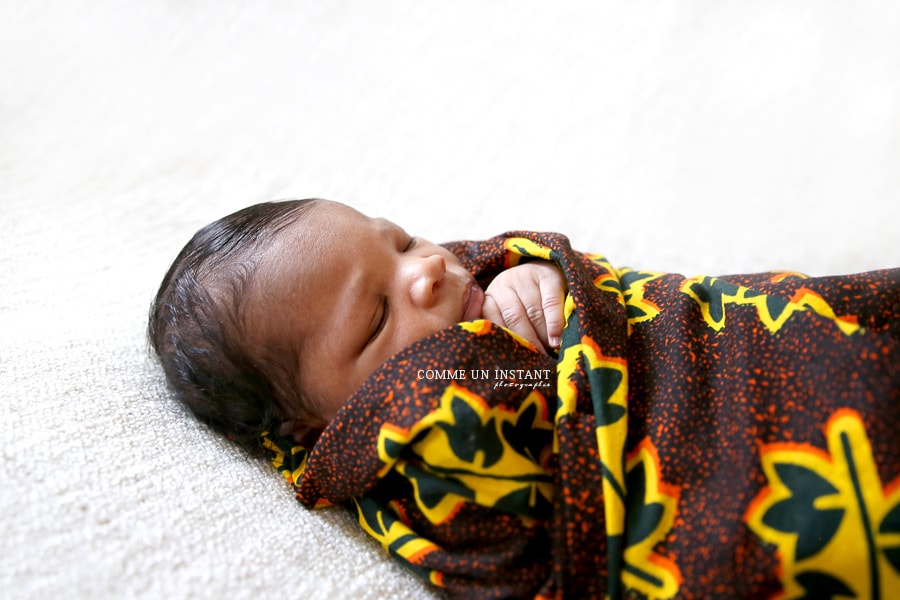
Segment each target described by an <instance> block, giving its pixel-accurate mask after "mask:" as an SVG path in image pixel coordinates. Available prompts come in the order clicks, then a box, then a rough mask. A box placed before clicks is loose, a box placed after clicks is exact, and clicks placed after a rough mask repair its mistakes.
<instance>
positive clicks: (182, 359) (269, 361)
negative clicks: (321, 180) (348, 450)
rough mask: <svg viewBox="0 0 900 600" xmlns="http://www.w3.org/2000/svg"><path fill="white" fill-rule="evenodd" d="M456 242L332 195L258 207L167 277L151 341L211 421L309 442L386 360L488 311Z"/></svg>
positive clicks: (238, 433) (219, 224)
mask: <svg viewBox="0 0 900 600" xmlns="http://www.w3.org/2000/svg"><path fill="white" fill-rule="evenodd" d="M481 300H482V295H481V290H480V289H479V288H478V286H477V284H476V283H475V281H474V279H473V277H472V275H471V274H470V273H469V272H468V271H466V270H465V269H464V268H463V266H462V264H461V263H460V262H459V260H457V258H456V257H455V256H454V255H453V254H451V253H450V252H449V251H448V250H446V249H445V248H443V247H441V246H437V245H435V244H432V243H430V242H427V241H425V240H422V239H420V238H414V237H410V235H409V234H407V233H406V232H405V231H404V230H403V229H402V228H400V227H399V226H397V225H395V224H393V223H391V222H390V221H386V220H384V219H372V218H369V217H366V216H365V215H362V214H360V213H359V212H357V211H355V210H353V209H352V208H350V207H348V206H345V205H343V204H339V203H336V202H329V201H326V200H297V201H287V202H275V203H264V204H257V205H254V206H251V207H248V208H245V209H243V210H240V211H238V212H236V213H234V214H231V215H229V216H227V217H224V218H223V219H220V220H218V221H216V222H214V223H211V224H210V225H208V226H206V227H204V228H203V229H201V230H200V231H199V232H197V233H196V234H195V235H194V237H193V238H192V239H191V240H190V241H189V242H188V244H187V245H186V246H185V247H184V249H183V250H182V251H181V253H180V254H179V255H178V257H177V258H176V259H175V261H174V263H173V264H172V266H171V267H170V269H169V272H168V273H167V274H166V276H165V278H164V279H163V282H162V285H161V286H160V289H159V292H158V294H157V297H156V300H155V302H154V304H153V306H152V308H151V314H150V328H149V332H150V339H151V342H152V344H153V347H154V349H155V351H156V353H157V354H158V355H159V357H160V360H161V362H162V365H163V370H164V372H165V374H166V378H167V380H168V381H169V383H170V385H171V387H172V388H173V390H174V391H175V393H176V394H177V395H178V396H179V397H180V399H181V400H182V401H183V402H184V403H185V404H186V405H187V406H188V407H189V408H190V409H191V410H192V411H193V412H194V413H195V414H196V415H197V416H198V417H199V418H200V419H201V420H203V421H205V422H207V423H209V424H210V425H212V426H213V427H215V428H216V429H218V430H220V431H222V432H224V433H225V434H227V435H229V436H230V437H231V438H232V439H234V440H235V441H236V442H237V443H239V444H241V445H242V446H244V447H245V448H248V449H250V450H256V449H257V448H258V444H259V438H260V434H261V433H262V432H264V431H276V430H277V431H279V432H280V433H281V434H283V435H290V436H292V437H293V438H294V439H295V440H296V441H297V442H298V443H301V444H305V445H307V446H309V445H311V444H312V443H314V441H315V438H316V437H317V436H318V433H319V432H320V431H321V430H322V429H323V428H324V427H325V426H326V425H327V424H328V422H329V421H330V420H331V418H332V417H334V415H335V414H336V413H337V411H338V410H339V409H340V407H341V406H342V405H343V404H344V402H346V401H347V399H348V398H349V397H350V396H351V395H352V394H353V392H354V391H355V390H356V389H357V387H359V385H361V384H362V382H363V381H365V379H366V377H368V375H369V374H371V373H372V372H373V371H374V370H375V369H376V368H378V366H379V365H380V364H381V363H383V362H384V361H385V360H387V359H388V358H390V357H391V356H392V355H393V354H395V353H396V352H398V351H400V350H402V349H403V348H405V347H406V346H408V345H409V344H411V343H413V342H415V341H416V340H419V339H421V338H423V337H425V336H426V335H429V334H431V333H433V332H435V331H437V330H439V329H443V328H444V327H447V326H449V325H452V324H454V323H457V322H459V321H463V320H469V319H473V318H478V317H480V316H481V312H480V311H481Z"/></svg>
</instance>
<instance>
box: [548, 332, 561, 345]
mask: <svg viewBox="0 0 900 600" xmlns="http://www.w3.org/2000/svg"><path fill="white" fill-rule="evenodd" d="M559 344H560V339H559V336H556V335H553V336H550V347H551V348H559Z"/></svg>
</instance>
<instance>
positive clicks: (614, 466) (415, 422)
mask: <svg viewBox="0 0 900 600" xmlns="http://www.w3.org/2000/svg"><path fill="white" fill-rule="evenodd" d="M551 261H552V262H551ZM150 336H151V339H152V341H153V345H154V348H155V349H156V352H157V353H158V354H159V357H160V359H161V361H162V364H163V367H164V370H165V373H166V376H167V378H168V380H169V382H171V384H172V387H173V388H174V390H175V391H176V393H177V394H178V395H179V396H180V397H181V399H182V400H183V401H184V402H185V403H186V404H187V405H188V406H189V407H190V408H191V409H192V410H193V411H194V412H195V413H196V414H197V415H198V416H199V417H200V418H201V419H202V420H204V421H206V422H208V423H210V424H211V425H212V426H214V427H215V428H217V429H219V430H221V431H223V432H225V433H226V434H227V435H228V436H229V437H231V438H232V439H234V440H235V441H237V442H238V443H240V444H241V445H243V446H244V447H246V448H248V449H250V450H251V451H259V452H262V453H265V454H267V455H268V457H269V459H270V461H271V463H272V465H273V466H274V467H275V468H276V469H278V470H279V472H281V473H282V475H284V476H285V478H286V479H287V480H288V481H290V482H291V484H292V485H293V487H294V488H295V491H296V495H297V499H298V500H299V501H300V502H301V503H302V504H303V505H304V506H306V507H309V508H316V507H319V506H327V505H334V504H338V503H340V504H344V505H346V506H349V507H352V508H353V509H354V510H355V512H356V514H357V518H358V520H359V523H360V526H361V527H362V528H363V529H364V530H365V531H366V533H367V534H368V535H370V536H372V537H374V538H375V539H377V540H378V541H379V543H381V544H382V546H383V547H384V548H385V550H387V551H388V552H389V553H390V555H391V556H392V557H393V558H395V559H396V560H397V561H399V562H400V564H402V565H403V566H404V567H406V568H408V569H409V570H410V571H411V572H413V573H415V574H416V575H417V576H419V577H421V578H422V579H423V580H425V581H428V582H430V583H432V584H434V585H437V586H439V587H442V588H444V589H445V590H447V592H448V593H449V594H450V595H451V597H459V598H465V599H466V600H471V599H473V598H526V597H542V598H602V597H610V598H618V597H643V598H676V597H705V596H707V595H709V593H710V592H709V591H710V590H716V592H715V594H716V595H717V596H721V597H728V598H762V597H771V596H774V595H778V594H781V595H783V596H791V597H798V596H799V595H800V594H801V593H804V592H805V593H806V596H807V597H808V596H816V595H823V594H828V595H830V596H834V595H841V596H853V597H900V562H898V561H897V560H896V558H897V556H900V555H898V553H897V548H898V542H897V540H898V539H900V537H898V532H900V455H898V453H897V452H896V446H897V444H896V440H897V439H898V435H900V412H898V411H897V406H900V361H898V356H900V269H885V270H881V271H872V272H869V273H858V274H848V275H835V276H823V277H808V276H806V275H802V274H799V273H793V272H789V271H777V272H770V273H750V274H733V275H724V276H718V277H711V276H707V275H697V276H693V277H685V276H683V275H681V274H678V273H659V272H653V271H646V270H639V269H631V268H624V267H623V268H617V267H615V266H613V265H612V264H611V263H610V262H609V261H608V260H606V258H605V257H604V256H602V255H599V254H594V253H583V252H578V251H576V250H574V249H573V248H572V247H571V245H570V244H569V241H568V238H566V237H565V236H564V235H562V234H559V233H553V232H528V231H510V232H507V233H504V234H502V235H499V236H496V237H494V238H490V239H488V240H468V241H466V240H464V241H458V242H452V243H447V244H444V245H442V246H439V245H435V244H432V243H429V242H427V241H425V240H422V239H419V238H416V237H412V236H410V235H409V234H408V233H407V232H405V231H404V230H403V229H402V228H400V227H398V226H397V225H395V224H393V223H390V222H388V221H385V220H383V219H371V218H369V217H366V216H364V215H362V214H360V213H358V212H357V211H355V210H353V209H351V208H349V207H347V206H344V205H342V204H338V203H334V202H327V201H324V200H307V201H295V202H285V203H271V204H260V205H256V206H252V207H250V208H247V209H245V210H242V211H239V212H237V213H234V214H233V215H230V216H228V217H225V218H224V219H222V220H220V221H217V222H215V223H213V224H211V225H209V226H208V227H206V228H204V229H203V230H201V231H200V232H198V233H197V234H196V235H195V236H194V238H193V239H192V240H191V241H190V242H189V243H188V245H187V246H186V247H185V249H184V250H182V252H181V254H179V256H178V257H177V258H176V260H175V262H174V264H173V265H172V267H171V269H170V271H169V273H168V274H167V275H166V277H165V279H164V281H163V283H162V286H161V288H160V290H159V293H158V296H157V298H156V301H155V304H154V306H153V310H152V313H151V316H150ZM429 372H431V373H452V374H454V376H453V377H447V378H443V377H435V378H431V377H429V376H427V375H426V376H424V377H423V376H422V373H426V374H427V373H429ZM456 374H460V376H459V377H456ZM463 375H464V376H463ZM529 377H531V378H530V379H529ZM538 383H540V384H541V385H538ZM320 434H321V435H320ZM861 515H863V516H865V519H863V518H861ZM866 519H868V520H866ZM823 532H824V533H823ZM287 534H288V535H289V534H290V533H289V532H288V533H287ZM779 590H780V591H779Z"/></svg>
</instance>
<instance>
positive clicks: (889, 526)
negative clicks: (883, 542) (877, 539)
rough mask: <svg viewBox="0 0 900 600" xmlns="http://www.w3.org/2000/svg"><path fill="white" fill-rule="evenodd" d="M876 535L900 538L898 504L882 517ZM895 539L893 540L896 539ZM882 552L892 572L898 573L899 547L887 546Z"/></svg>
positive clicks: (899, 564) (899, 507) (899, 566)
mask: <svg viewBox="0 0 900 600" xmlns="http://www.w3.org/2000/svg"><path fill="white" fill-rule="evenodd" d="M878 533H880V534H882V535H891V534H893V535H894V536H897V537H900V535H898V534H900V504H895V505H894V507H893V508H892V509H891V510H890V511H889V512H888V514H886V515H885V516H884V519H882V520H881V525H880V526H879V527H878ZM897 537H895V538H894V539H897ZM883 551H884V557H885V558H887V560H888V562H889V563H891V566H892V567H893V568H894V570H895V571H898V572H900V545H898V544H895V545H892V546H887V547H885V548H883Z"/></svg>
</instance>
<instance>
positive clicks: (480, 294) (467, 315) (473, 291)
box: [462, 282, 484, 321]
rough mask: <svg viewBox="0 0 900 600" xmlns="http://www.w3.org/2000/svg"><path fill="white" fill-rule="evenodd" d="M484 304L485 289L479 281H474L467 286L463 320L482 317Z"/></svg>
mask: <svg viewBox="0 0 900 600" xmlns="http://www.w3.org/2000/svg"><path fill="white" fill-rule="evenodd" d="M483 304H484V290H482V289H481V286H479V285H478V284H477V283H475V282H472V283H470V284H469V286H468V287H467V288H466V294H465V296H464V299H463V315H462V320H463V321H474V320H475V319H480V318H482V316H483V314H482V305H483Z"/></svg>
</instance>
